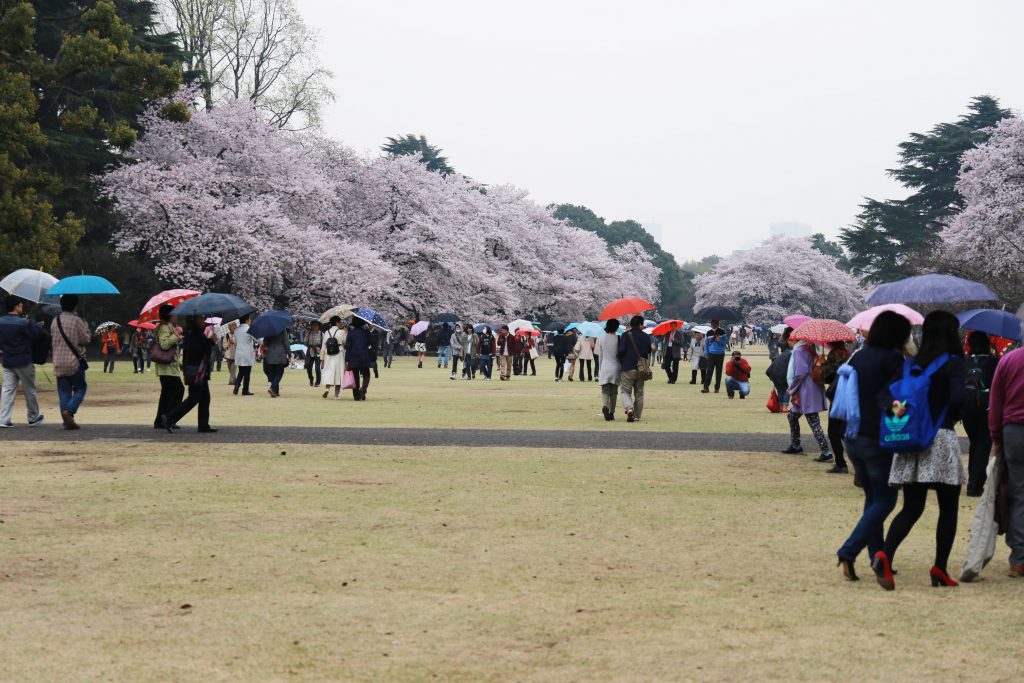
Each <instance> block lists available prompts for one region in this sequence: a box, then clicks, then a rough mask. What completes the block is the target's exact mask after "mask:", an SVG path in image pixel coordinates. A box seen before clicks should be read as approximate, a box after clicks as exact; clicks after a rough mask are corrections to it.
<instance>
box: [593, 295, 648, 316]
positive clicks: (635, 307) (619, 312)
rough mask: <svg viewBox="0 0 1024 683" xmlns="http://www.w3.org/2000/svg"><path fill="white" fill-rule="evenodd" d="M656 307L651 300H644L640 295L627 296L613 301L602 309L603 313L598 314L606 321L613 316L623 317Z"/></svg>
mask: <svg viewBox="0 0 1024 683" xmlns="http://www.w3.org/2000/svg"><path fill="white" fill-rule="evenodd" d="M653 308H654V304H652V303H651V302H649V301H644V300H643V299H641V298H640V297H636V296H627V297H625V298H624V299H619V300H617V301H613V302H611V303H610V304H608V305H607V306H605V307H604V310H603V311H601V315H600V316H598V318H597V319H598V320H600V321H601V322H604V321H605V320H611V319H612V318H621V317H622V316H624V315H635V314H637V313H643V312H644V311H649V310H651V309H653Z"/></svg>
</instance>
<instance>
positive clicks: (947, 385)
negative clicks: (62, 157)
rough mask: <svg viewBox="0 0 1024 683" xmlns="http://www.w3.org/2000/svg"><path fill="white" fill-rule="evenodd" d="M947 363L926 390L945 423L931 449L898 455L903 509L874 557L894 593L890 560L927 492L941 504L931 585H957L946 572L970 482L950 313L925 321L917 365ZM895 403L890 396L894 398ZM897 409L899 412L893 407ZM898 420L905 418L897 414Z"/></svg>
mask: <svg viewBox="0 0 1024 683" xmlns="http://www.w3.org/2000/svg"><path fill="white" fill-rule="evenodd" d="M943 357H946V358H947V360H946V361H945V363H943V364H942V366H941V368H939V370H938V371H937V372H936V373H935V374H934V375H932V377H931V385H930V387H929V389H928V408H929V409H930V410H931V415H932V419H933V420H938V419H940V418H941V419H942V424H941V426H940V428H939V432H938V434H936V436H935V440H934V441H933V442H932V445H931V447H930V448H928V450H926V451H921V452H919V453H898V454H897V455H896V457H895V458H894V459H893V463H892V471H891V473H890V474H889V484H891V485H892V486H902V487H903V508H902V509H900V511H899V513H898V514H897V515H896V517H894V518H893V520H892V524H891V525H890V526H889V533H888V534H886V537H885V548H884V550H880V551H878V552H877V553H875V556H874V561H873V562H872V565H871V567H872V569H874V570H875V575H876V576H877V578H878V583H879V585H881V586H882V588H885V589H886V590H893V589H894V588H895V587H896V583H895V581H894V579H893V574H892V558H893V556H894V555H895V554H896V550H897V549H898V548H899V547H900V544H901V543H902V542H903V540H904V539H905V538H906V537H907V534H909V533H910V530H911V529H913V528H914V524H915V523H916V522H917V520H918V519H920V518H921V513H923V512H924V506H925V502H926V501H927V499H928V491H929V489H932V490H934V491H935V495H936V497H937V498H938V501H939V521H938V526H937V528H936V530H935V564H934V566H932V568H931V571H930V572H929V575H930V578H931V582H932V586H947V587H953V586H956V585H958V584H957V582H956V581H954V580H953V579H951V578H950V577H949V574H948V573H947V572H946V564H947V562H948V561H949V553H950V551H951V550H952V549H953V541H954V540H955V538H956V523H957V512H958V510H959V507H960V488H961V487H962V486H963V485H964V484H966V483H967V477H966V475H965V474H964V464H963V455H962V454H961V452H960V441H959V439H958V438H957V435H956V431H955V426H956V423H957V422H958V421H959V420H960V414H961V411H962V409H963V404H964V397H965V395H966V387H965V379H966V372H965V368H964V352H963V347H962V346H961V345H960V321H958V320H957V318H956V316H955V315H953V314H952V313H949V312H947V311H935V312H933V313H929V314H928V317H926V318H925V319H924V329H923V331H922V336H921V348H920V350H919V351H918V352H917V355H916V356H915V357H914V365H915V366H917V367H920V368H927V367H928V366H929V365H931V364H932V362H933V361H936V360H938V361H939V362H942V358H943ZM890 398H891V397H890ZM893 408H894V409H896V410H897V411H899V410H900V408H897V407H896V404H895V402H893ZM896 416H897V417H902V414H900V413H899V412H897V413H896Z"/></svg>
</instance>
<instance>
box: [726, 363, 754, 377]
mask: <svg viewBox="0 0 1024 683" xmlns="http://www.w3.org/2000/svg"><path fill="white" fill-rule="evenodd" d="M725 376H726V377H732V378H733V379H734V380H736V381H737V382H749V381H750V363H748V362H747V360H746V359H745V358H740V359H739V362H737V361H736V360H735V359H732V358H730V359H729V362H728V363H726V364H725Z"/></svg>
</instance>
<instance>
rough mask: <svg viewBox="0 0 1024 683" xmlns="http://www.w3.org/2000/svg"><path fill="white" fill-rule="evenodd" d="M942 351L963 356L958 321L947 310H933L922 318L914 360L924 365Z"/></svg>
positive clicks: (942, 352)
mask: <svg viewBox="0 0 1024 683" xmlns="http://www.w3.org/2000/svg"><path fill="white" fill-rule="evenodd" d="M944 353H948V354H949V355H950V356H956V357H959V358H963V357H964V349H963V346H961V344H960V321H959V320H957V319H956V316H955V315H953V314H952V313H950V312H949V311H933V312H931V313H929V314H928V316H927V317H926V318H925V319H924V328H923V329H922V332H921V348H920V349H918V352H917V356H916V357H915V358H914V360H916V361H917V363H918V364H919V365H921V366H922V367H925V366H927V365H928V364H929V363H931V362H932V361H933V360H935V359H936V358H938V357H939V356H941V355H942V354H944Z"/></svg>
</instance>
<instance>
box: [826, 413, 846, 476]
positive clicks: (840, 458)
mask: <svg viewBox="0 0 1024 683" xmlns="http://www.w3.org/2000/svg"><path fill="white" fill-rule="evenodd" d="M845 433H846V420H837V419H836V418H834V417H831V416H829V418H828V442H829V445H831V446H832V454H833V455H835V456H836V467H846V458H845V457H844V455H845V451H844V450H843V435H844V434H845Z"/></svg>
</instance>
